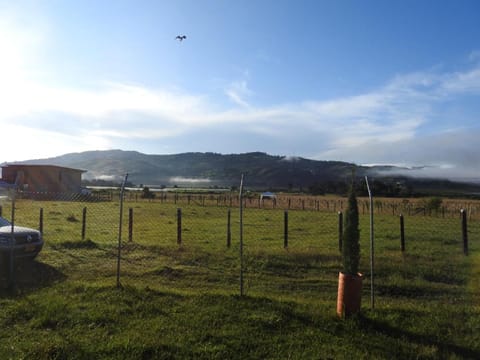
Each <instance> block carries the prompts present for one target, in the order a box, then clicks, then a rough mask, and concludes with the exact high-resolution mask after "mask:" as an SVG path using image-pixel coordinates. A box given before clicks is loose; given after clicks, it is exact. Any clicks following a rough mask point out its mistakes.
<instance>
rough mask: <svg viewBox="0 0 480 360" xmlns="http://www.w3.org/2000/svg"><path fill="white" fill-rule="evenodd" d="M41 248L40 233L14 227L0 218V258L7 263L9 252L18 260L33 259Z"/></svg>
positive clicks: (21, 227)
mask: <svg viewBox="0 0 480 360" xmlns="http://www.w3.org/2000/svg"><path fill="white" fill-rule="evenodd" d="M12 241H13V243H12ZM42 247H43V239H42V233H41V232H40V231H38V230H35V229H30V228H27V227H23V226H17V225H14V227H13V237H12V224H11V223H10V221H8V220H7V219H5V218H3V217H1V216H0V256H1V257H2V258H3V259H4V260H5V261H7V260H8V259H9V258H10V251H12V250H13V256H14V258H15V259H18V258H27V259H33V258H35V257H36V256H37V255H38V253H39V252H40V250H42Z"/></svg>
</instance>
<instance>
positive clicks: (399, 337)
mask: <svg viewBox="0 0 480 360" xmlns="http://www.w3.org/2000/svg"><path fill="white" fill-rule="evenodd" d="M83 207H87V208H88V211H87V228H86V236H85V239H82V238H81V228H82V222H81V220H82V209H83ZM40 208H43V214H44V237H45V247H44V249H43V251H42V253H41V254H40V255H39V257H38V258H37V260H36V261H35V262H34V263H32V264H20V265H18V267H17V274H16V289H15V290H14V291H13V292H12V291H10V290H8V289H6V288H5V286H3V288H2V290H1V293H0V294H1V295H0V337H1V338H2V341H1V342H0V354H2V356H1V358H2V359H3V358H6V359H8V358H11V359H22V358H25V359H93V358H107V359H108V358H110V359H151V358H158V359H172V358H178V359H188V358H192V359H202V358H203V359H249V358H251V359H324V358H332V359H333V358H335V359H337V358H339V359H342V358H345V359H362V358H364V359H372V358H379V359H392V358H397V359H409V358H415V359H416V358H422V359H439V358H441V359H444V358H447V359H448V358H451V359H463V358H472V359H474V358H480V289H479V280H478V278H479V276H480V251H479V250H480V246H479V240H480V224H479V223H478V222H475V221H470V222H469V238H470V254H469V256H464V255H463V251H462V241H461V231H460V229H461V228H460V222H459V219H455V218H445V219H444V218H441V217H428V216H427V217H424V216H418V217H413V216H412V217H406V218H405V232H406V252H405V253H403V254H402V253H401V251H400V240H399V219H398V217H394V216H388V215H381V216H380V215H379V216H376V217H375V234H376V236H375V309H371V302H370V284H371V283H370V264H369V219H368V217H367V216H366V215H364V216H362V217H361V235H362V239H361V246H362V259H361V267H360V268H361V270H362V272H363V273H364V274H365V275H366V279H365V282H364V292H363V306H362V314H361V315H360V316H357V317H354V318H351V319H348V320H340V319H337V317H336V314H335V306H336V292H337V280H338V271H339V270H340V269H341V263H340V261H341V259H340V253H339V250H338V223H337V220H338V215H337V214H336V213H335V212H316V211H301V210H298V211H297V210H296V211H293V210H292V211H290V212H289V213H288V218H289V228H288V248H286V249H285V248H284V223H283V220H284V212H283V210H275V209H268V210H262V209H255V208H247V209H245V211H244V214H245V218H244V264H245V296H243V297H241V296H239V293H240V290H239V289H240V282H239V274H240V260H239V216H238V209H231V211H232V213H231V226H232V227H231V233H232V238H231V246H230V248H228V247H227V246H226V239H227V226H226V224H227V208H225V207H210V206H208V207H202V206H198V205H194V204H191V205H190V206H188V205H184V204H182V205H181V208H182V244H181V245H178V244H177V218H176V216H177V206H176V205H174V204H162V203H159V202H127V203H125V208H124V222H123V232H122V239H123V246H122V258H121V263H120V265H121V267H120V269H121V272H120V275H121V276H120V280H121V284H122V287H121V288H119V289H117V288H116V275H117V273H116V270H117V241H118V222H119V204H118V203H114V202H112V203H110V202H106V203H75V202H40V201H36V202H33V201H27V200H21V201H18V202H17V203H16V215H15V217H16V222H17V224H21V225H25V226H30V227H35V228H36V227H38V224H39V210H40ZM129 208H132V211H133V220H134V221H133V241H132V242H129V241H128V209H129ZM10 211H11V208H9V204H8V203H5V204H3V214H4V215H5V216H6V217H9V214H10ZM2 281H3V283H2V284H4V283H5V281H6V279H5V276H4V277H3V278H2Z"/></svg>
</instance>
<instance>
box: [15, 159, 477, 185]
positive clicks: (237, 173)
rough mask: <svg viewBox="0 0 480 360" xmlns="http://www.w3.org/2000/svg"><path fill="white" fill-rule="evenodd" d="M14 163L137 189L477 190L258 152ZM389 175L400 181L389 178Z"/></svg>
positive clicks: (384, 169)
mask: <svg viewBox="0 0 480 360" xmlns="http://www.w3.org/2000/svg"><path fill="white" fill-rule="evenodd" d="M17 163H22V164H49V165H58V166H65V167H71V168H77V169H83V170H85V171H86V172H85V174H84V175H83V179H84V180H86V181H89V182H92V181H93V182H94V181H104V182H116V183H119V182H121V180H122V179H123V178H124V176H125V174H127V173H128V181H129V182H130V183H132V184H134V185H138V186H140V185H145V186H162V185H163V186H175V185H176V186H180V187H183V186H198V187H199V186H202V187H205V186H207V187H231V186H238V184H239V182H240V177H241V175H242V174H244V175H245V177H246V182H247V183H248V186H250V187H251V188H258V189H276V190H283V189H285V190H298V189H300V190H307V189H311V188H314V187H323V188H325V187H328V186H332V184H338V183H342V184H347V183H348V182H349V179H350V178H351V176H352V170H353V169H355V175H356V177H357V178H363V177H364V176H369V177H372V178H375V179H376V180H377V182H378V181H382V182H383V183H384V184H387V185H388V186H390V187H392V186H393V187H396V188H399V187H400V188H402V187H403V188H404V187H410V188H411V187H412V186H416V187H423V188H424V189H425V188H427V189H428V188H432V189H434V188H437V189H438V188H444V189H447V188H448V189H453V190H455V189H457V190H458V189H460V190H462V192H465V191H467V192H471V191H477V190H478V185H477V186H474V185H471V184H468V185H467V184H464V183H461V184H460V183H454V182H451V181H448V180H445V179H427V180H425V179H415V178H412V177H409V176H408V171H409V169H407V168H399V167H392V166H370V167H367V166H359V165H355V164H352V163H348V162H341V161H323V160H311V159H306V158H302V157H292V156H279V155H269V154H266V153H263V152H250V153H244V154H225V155H224V154H218V153H211V152H207V153H200V152H195V153H182V154H171V155H152V154H144V153H140V152H137V151H124V150H104V151H85V152H80V153H70V154H65V155H61V156H57V157H52V158H47V159H36V160H28V161H22V162H17ZM394 173H395V174H399V173H400V174H402V175H393V174H394ZM472 186H473V187H472ZM334 192H335V191H334Z"/></svg>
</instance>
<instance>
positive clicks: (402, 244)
mask: <svg viewBox="0 0 480 360" xmlns="http://www.w3.org/2000/svg"><path fill="white" fill-rule="evenodd" d="M400 249H401V250H402V252H405V224H404V221H403V214H400Z"/></svg>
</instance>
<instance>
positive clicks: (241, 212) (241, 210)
mask: <svg viewBox="0 0 480 360" xmlns="http://www.w3.org/2000/svg"><path fill="white" fill-rule="evenodd" d="M243 179H244V175H243V174H242V177H241V179H240V192H239V202H240V296H243Z"/></svg>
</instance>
